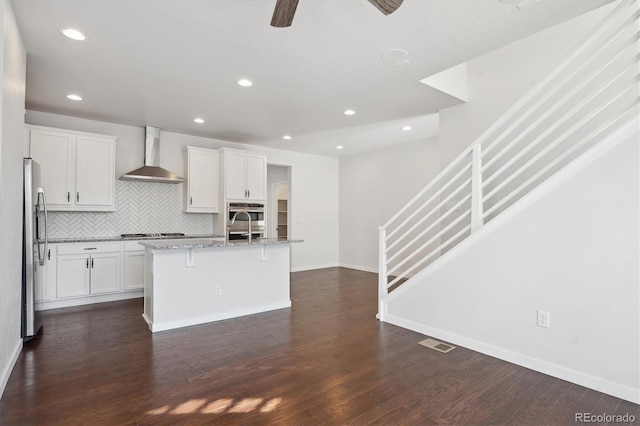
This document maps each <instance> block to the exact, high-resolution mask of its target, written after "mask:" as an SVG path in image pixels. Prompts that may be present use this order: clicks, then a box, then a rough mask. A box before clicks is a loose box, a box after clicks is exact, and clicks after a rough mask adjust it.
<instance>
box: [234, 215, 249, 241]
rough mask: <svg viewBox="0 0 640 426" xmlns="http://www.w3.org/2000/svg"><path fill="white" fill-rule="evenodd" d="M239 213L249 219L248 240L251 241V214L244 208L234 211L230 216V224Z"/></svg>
mask: <svg viewBox="0 0 640 426" xmlns="http://www.w3.org/2000/svg"><path fill="white" fill-rule="evenodd" d="M240 213H244V214H246V215H247V218H248V219H249V242H251V215H250V214H249V212H248V211H246V210H238V211H237V212H236V214H234V215H233V217H232V218H231V224H232V225H233V224H234V223H235V222H236V217H238V215H239V214H240Z"/></svg>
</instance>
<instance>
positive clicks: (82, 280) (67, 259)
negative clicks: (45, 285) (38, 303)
mask: <svg viewBox="0 0 640 426" xmlns="http://www.w3.org/2000/svg"><path fill="white" fill-rule="evenodd" d="M89 259H90V257H89V256H87V255H82V254H78V255H65V256H58V261H57V269H58V270H57V274H56V275H57V276H56V295H57V297H58V299H60V298H64V297H76V296H86V295H87V294H89Z"/></svg>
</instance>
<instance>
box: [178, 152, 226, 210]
mask: <svg viewBox="0 0 640 426" xmlns="http://www.w3.org/2000/svg"><path fill="white" fill-rule="evenodd" d="M188 155H189V162H188V167H189V170H188V172H187V173H188V175H187V191H188V193H189V194H188V197H189V198H188V200H187V206H186V209H185V210H186V211H187V212H192V213H217V212H218V152H217V151H213V150H199V149H197V150H191V149H190V150H189V151H188Z"/></svg>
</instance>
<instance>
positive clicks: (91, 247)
mask: <svg viewBox="0 0 640 426" xmlns="http://www.w3.org/2000/svg"><path fill="white" fill-rule="evenodd" d="M120 248H121V246H120V243H119V242H115V243H78V244H60V245H59V246H58V254H59V255H65V254H92V253H113V252H119V251H120Z"/></svg>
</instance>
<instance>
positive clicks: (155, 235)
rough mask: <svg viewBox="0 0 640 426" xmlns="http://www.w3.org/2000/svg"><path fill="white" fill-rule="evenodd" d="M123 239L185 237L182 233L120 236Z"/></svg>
mask: <svg viewBox="0 0 640 426" xmlns="http://www.w3.org/2000/svg"><path fill="white" fill-rule="evenodd" d="M120 236H121V237H122V238H132V239H136V238H171V237H184V234H183V233H181V232H160V233H153V234H120Z"/></svg>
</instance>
